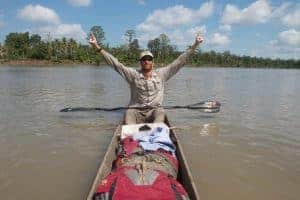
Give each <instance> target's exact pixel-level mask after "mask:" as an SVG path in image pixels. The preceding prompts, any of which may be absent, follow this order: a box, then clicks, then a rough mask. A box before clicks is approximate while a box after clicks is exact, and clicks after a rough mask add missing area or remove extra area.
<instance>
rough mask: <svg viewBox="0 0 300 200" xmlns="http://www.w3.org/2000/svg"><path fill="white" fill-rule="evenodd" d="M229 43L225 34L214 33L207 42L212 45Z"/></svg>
mask: <svg viewBox="0 0 300 200" xmlns="http://www.w3.org/2000/svg"><path fill="white" fill-rule="evenodd" d="M229 43H230V39H229V38H228V36H227V35H224V34H220V33H214V34H213V35H212V37H211V38H210V39H209V44H211V45H213V46H226V45H228V44H229Z"/></svg>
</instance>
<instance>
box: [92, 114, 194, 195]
mask: <svg viewBox="0 0 300 200" xmlns="http://www.w3.org/2000/svg"><path fill="white" fill-rule="evenodd" d="M165 124H167V126H169V127H171V125H170V123H169V121H168V118H167V117H166V119H165ZM121 130H122V124H120V125H118V126H117V128H116V130H115V132H114V134H113V137H112V140H111V143H110V145H109V146H108V149H107V151H106V153H105V155H104V158H103V160H102V162H101V164H100V167H99V169H98V171H97V174H96V176H95V178H94V181H93V183H92V185H91V187H90V190H89V193H88V195H87V200H92V199H93V195H94V194H95V192H96V190H97V186H98V185H99V184H100V183H101V181H102V180H103V179H104V178H105V177H106V176H107V175H108V174H110V172H111V171H112V169H113V164H114V161H115V160H116V159H117V156H118V155H117V152H118V148H119V142H120V137H121ZM170 138H171V140H172V142H173V143H174V145H175V146H176V152H175V154H176V157H177V159H178V163H179V167H178V176H177V180H178V182H179V183H180V184H181V185H182V186H183V187H184V189H185V190H186V192H187V194H188V196H189V199H192V200H198V199H200V197H199V194H198V191H197V189H196V186H195V183H194V181H193V177H192V174H191V171H190V169H189V166H188V163H187V160H186V158H185V155H184V153H183V149H182V146H181V144H180V141H179V140H178V137H177V136H176V133H175V131H174V130H173V129H170Z"/></svg>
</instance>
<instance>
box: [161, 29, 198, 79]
mask: <svg viewBox="0 0 300 200" xmlns="http://www.w3.org/2000/svg"><path fill="white" fill-rule="evenodd" d="M202 42H203V37H201V36H200V35H199V34H197V35H196V38H195V42H194V43H193V45H192V46H191V47H190V48H189V49H188V50H186V51H185V52H184V53H182V54H181V55H180V56H179V57H178V58H177V59H176V60H174V61H173V62H172V63H170V64H169V65H167V66H166V67H163V68H160V69H158V72H159V73H160V74H161V76H162V77H163V78H164V80H165V81H167V80H169V79H170V78H171V77H172V76H173V75H175V74H176V73H177V72H178V71H179V69H180V68H181V67H182V66H184V65H185V63H186V61H187V59H188V57H189V56H190V55H191V54H192V53H193V52H194V51H195V49H196V48H197V47H198V46H199V44H200V43H202Z"/></svg>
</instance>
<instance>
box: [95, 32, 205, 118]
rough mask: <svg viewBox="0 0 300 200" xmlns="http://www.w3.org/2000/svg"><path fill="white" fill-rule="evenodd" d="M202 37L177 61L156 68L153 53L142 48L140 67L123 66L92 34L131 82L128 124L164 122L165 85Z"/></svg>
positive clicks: (101, 51) (102, 51)
mask: <svg viewBox="0 0 300 200" xmlns="http://www.w3.org/2000/svg"><path fill="white" fill-rule="evenodd" d="M202 42H203V38H202V37H201V36H200V35H197V36H196V38H195V42H194V44H193V45H192V46H191V47H190V48H189V49H187V50H186V51H185V52H184V53H182V54H181V55H180V56H179V57H178V58H177V59H176V60H174V61H173V62H172V63H170V64H168V65H167V66H165V67H162V68H157V69H154V61H153V55H152V53H151V52H150V51H143V52H142V53H141V55H140V60H139V61H140V65H141V68H140V69H138V70H137V69H134V68H130V67H126V66H124V65H123V64H122V63H120V62H119V61H118V59H116V58H115V57H114V56H112V55H111V54H109V53H108V52H107V51H105V50H104V49H103V48H102V46H100V45H99V44H98V43H97V40H96V38H95V36H94V35H93V34H92V33H91V35H90V39H89V43H90V44H91V45H92V46H93V47H94V48H95V49H96V50H97V52H99V53H100V54H101V55H102V56H103V57H104V59H105V60H106V62H107V64H108V65H110V66H112V67H113V69H114V70H115V71H117V72H118V73H119V74H120V75H121V76H122V77H123V78H124V79H125V80H126V81H127V83H128V84H129V85H130V92H131V99H130V103H129V107H131V108H129V109H128V110H127V111H126V112H125V123H126V124H137V123H143V122H145V121H147V122H164V119H165V112H164V109H163V108H162V102H163V94H164V87H165V83H166V81H168V80H169V79H170V78H171V77H172V76H173V75H175V74H176V73H177V72H178V71H179V69H180V68H181V67H182V66H184V65H185V63H186V61H187V58H188V57H189V56H190V55H191V54H192V53H193V52H194V51H195V49H196V48H197V47H198V45H199V44H200V43H202Z"/></svg>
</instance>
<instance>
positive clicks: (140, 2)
mask: <svg viewBox="0 0 300 200" xmlns="http://www.w3.org/2000/svg"><path fill="white" fill-rule="evenodd" d="M137 2H138V4H140V5H145V4H146V1H145V0H137Z"/></svg>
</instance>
